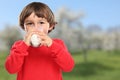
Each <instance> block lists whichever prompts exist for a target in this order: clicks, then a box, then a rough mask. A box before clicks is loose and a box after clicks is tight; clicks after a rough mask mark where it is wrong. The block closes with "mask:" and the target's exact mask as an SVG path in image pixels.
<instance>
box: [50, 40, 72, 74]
mask: <svg viewBox="0 0 120 80" xmlns="http://www.w3.org/2000/svg"><path fill="white" fill-rule="evenodd" d="M50 50H51V55H52V57H53V58H54V60H55V62H56V63H57V64H58V65H59V66H60V67H61V69H62V70H63V71H64V72H69V71H71V70H72V69H73V67H74V60H73V58H72V56H71V54H70V53H69V52H68V50H67V48H66V46H65V45H64V43H63V41H61V40H54V41H53V44H52V45H51V46H50Z"/></svg>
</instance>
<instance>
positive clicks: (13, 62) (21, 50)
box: [5, 42, 28, 74]
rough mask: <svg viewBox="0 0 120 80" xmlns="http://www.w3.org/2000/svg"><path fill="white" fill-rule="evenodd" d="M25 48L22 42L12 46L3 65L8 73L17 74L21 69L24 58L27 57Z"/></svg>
mask: <svg viewBox="0 0 120 80" xmlns="http://www.w3.org/2000/svg"><path fill="white" fill-rule="evenodd" d="M27 48H28V46H26V45H25V43H24V42H17V43H15V44H14V45H13V47H12V49H11V50H10V54H9V56H8V57H7V59H6V63H5V67H6V69H7V71H8V72H9V73H11V74H12V73H17V72H18V71H19V70H20V69H21V66H22V64H23V61H24V57H25V56H27V55H28V53H27Z"/></svg>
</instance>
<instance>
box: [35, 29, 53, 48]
mask: <svg viewBox="0 0 120 80" xmlns="http://www.w3.org/2000/svg"><path fill="white" fill-rule="evenodd" d="M36 33H37V34H38V37H39V38H40V39H41V46H42V45H44V46H48V47H50V46H51V45H52V39H51V38H50V37H49V36H48V35H47V34H45V33H44V32H41V31H38V32H36Z"/></svg>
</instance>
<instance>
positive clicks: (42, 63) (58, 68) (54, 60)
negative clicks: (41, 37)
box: [5, 39, 74, 80]
mask: <svg viewBox="0 0 120 80" xmlns="http://www.w3.org/2000/svg"><path fill="white" fill-rule="evenodd" d="M5 67H6V69H7V71H8V72H9V73H11V74H13V73H17V80H62V71H65V72H69V71H71V70H72V69H73V67H74V60H73V58H72V56H71V55H70V53H69V52H68V50H67V48H66V47H65V45H64V43H63V42H62V41H61V40H58V39H54V40H53V43H52V45H51V46H50V47H46V46H40V47H37V48H35V47H32V46H27V45H26V44H25V43H24V42H23V41H17V42H15V43H14V45H13V46H12V48H11V51H10V55H9V56H8V57H7V59H6V63H5Z"/></svg>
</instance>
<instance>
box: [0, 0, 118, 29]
mask: <svg viewBox="0 0 120 80" xmlns="http://www.w3.org/2000/svg"><path fill="white" fill-rule="evenodd" d="M33 1H36V2H38V1H40V2H43V3H45V4H47V5H48V6H49V7H50V8H51V10H52V11H53V12H54V13H55V11H57V10H58V9H59V8H60V7H63V6H65V7H67V8H68V9H70V10H71V11H74V12H80V11H83V12H84V13H85V17H84V18H83V19H81V20H80V21H81V22H82V24H83V25H84V26H89V25H91V24H96V25H99V26H101V27H102V28H108V27H111V26H119V25H120V0H0V30H2V29H3V28H4V27H5V26H6V25H18V19H19V14H20V12H21V11H22V9H23V8H24V7H25V6H26V5H27V4H29V3H30V2H33Z"/></svg>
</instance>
